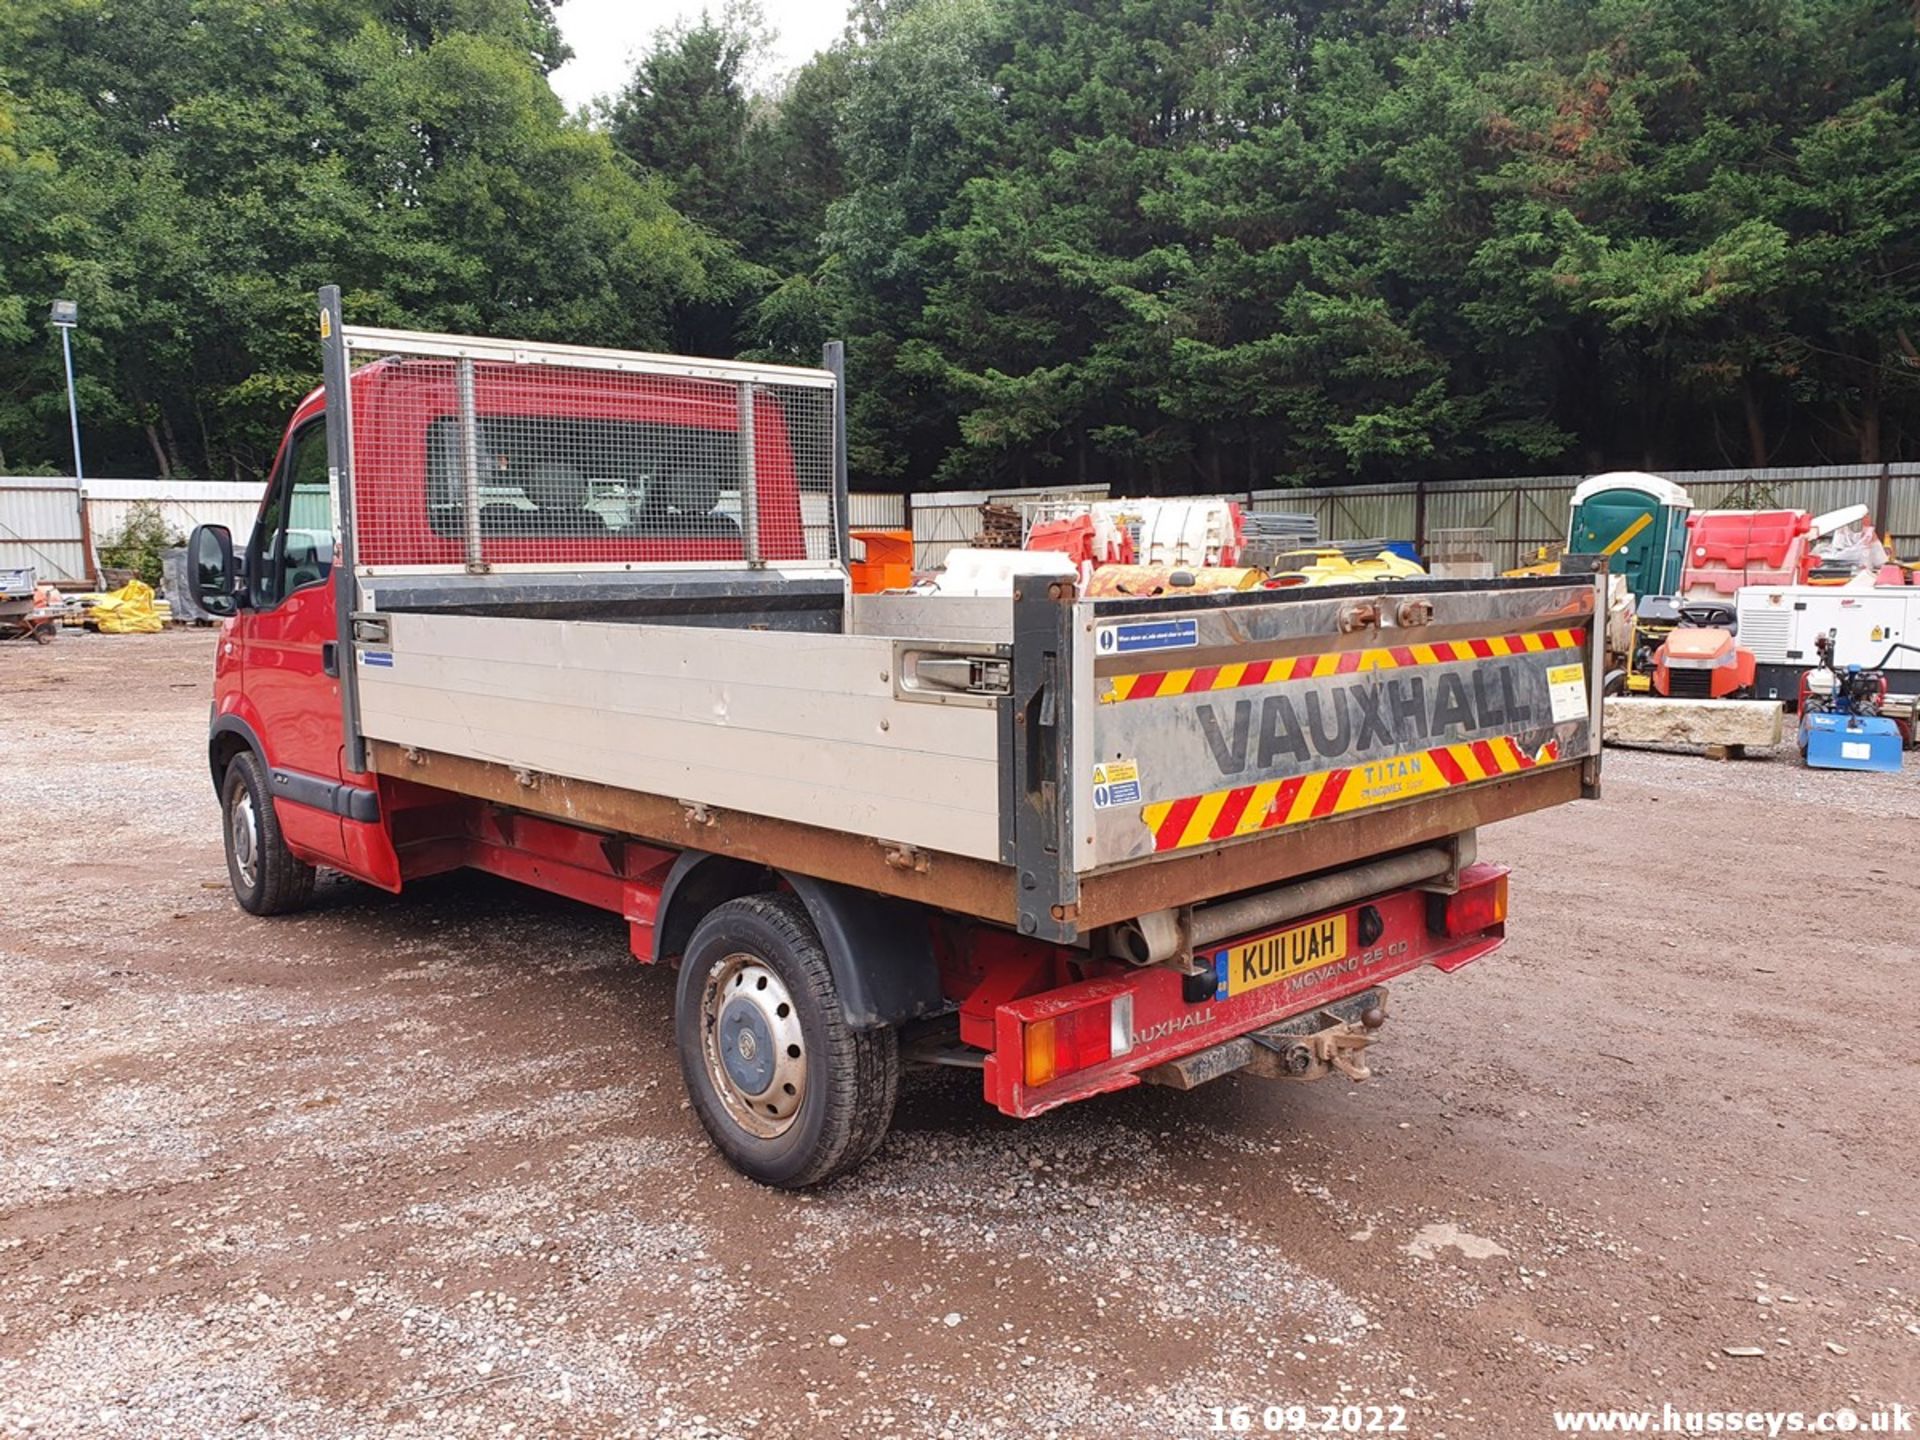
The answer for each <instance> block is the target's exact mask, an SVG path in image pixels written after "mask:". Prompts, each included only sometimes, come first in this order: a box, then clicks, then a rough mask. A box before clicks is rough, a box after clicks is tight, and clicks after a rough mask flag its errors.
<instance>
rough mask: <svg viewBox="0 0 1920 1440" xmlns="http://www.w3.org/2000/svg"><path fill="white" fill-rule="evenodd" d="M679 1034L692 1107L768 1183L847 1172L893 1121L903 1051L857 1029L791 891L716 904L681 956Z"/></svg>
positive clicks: (783, 1185) (889, 1039)
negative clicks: (848, 1014) (785, 893)
mask: <svg viewBox="0 0 1920 1440" xmlns="http://www.w3.org/2000/svg"><path fill="white" fill-rule="evenodd" d="M674 1030H675V1034H676V1038H677V1039H678V1041H679V1045H680V1070H681V1073H682V1075H683V1076H684V1077H685V1079H686V1085H687V1094H688V1096H689V1097H690V1098H691V1100H692V1102H693V1109H694V1113H695V1114H697V1115H698V1116H699V1117H700V1123H701V1124H702V1125H704V1126H706V1129H707V1134H708V1135H709V1136H711V1137H712V1139H713V1143H714V1144H715V1145H716V1146H717V1147H718V1148H719V1150H720V1153H721V1154H722V1155H724V1156H726V1157H727V1161H728V1163H729V1164H731V1165H732V1166H733V1167H734V1168H735V1169H736V1170H738V1171H739V1172H740V1173H741V1174H743V1175H745V1176H747V1177H748V1178H750V1179H753V1180H758V1181H759V1182H760V1183H762V1184H763V1185H772V1186H776V1187H778V1188H780V1189H786V1190H798V1189H801V1188H802V1187H804V1186H808V1185H817V1184H819V1183H820V1182H821V1181H823V1180H828V1179H831V1178H832V1177H834V1176H836V1175H843V1174H845V1173H846V1172H847V1171H849V1170H851V1169H853V1168H854V1167H855V1166H857V1165H859V1164H860V1163H861V1161H863V1160H865V1159H866V1158H867V1157H868V1156H869V1155H871V1154H872V1153H873V1152H874V1151H875V1150H876V1149H877V1148H879V1145H880V1141H881V1139H882V1138H883V1137H884V1136H885V1135H886V1133H887V1126H888V1125H889V1124H890V1123H891V1122H892V1120H893V1105H894V1100H895V1098H896V1097H897V1096H898V1094H899V1090H900V1050H899V1044H898V1041H897V1038H896V1037H895V1035H894V1032H893V1031H892V1030H891V1029H888V1028H884V1027H883V1028H880V1029H873V1030H855V1029H853V1028H852V1027H850V1026H849V1025H848V1024H847V1017H846V1011H845V1010H844V1009H843V1008H842V1006H841V1004H840V997H839V994H838V992H837V991H836V989H835V988H834V983H833V971H832V969H831V968H830V967H829V965H828V963H827V952H826V950H825V948H824V947H823V946H822V945H821V943H820V936H819V933H818V932H817V931H815V929H814V928H813V922H812V921H811V920H810V919H809V918H808V916H807V908H806V906H805V905H803V904H802V903H801V902H800V900H799V899H798V898H797V897H796V896H793V895H749V896H746V897H744V898H742V899H739V900H729V901H727V902H726V903H725V904H724V905H719V906H716V907H715V908H714V909H713V910H712V911H711V912H709V913H708V915H707V916H706V918H705V919H703V920H702V921H701V922H700V923H699V925H698V926H696V927H695V929H694V932H693V935H692V938H691V939H690V940H689V941H688V942H687V952H686V955H685V957H684V958H683V959H682V960H681V962H680V980H679V989H678V995H677V998H676V1003H675V1006H674Z"/></svg>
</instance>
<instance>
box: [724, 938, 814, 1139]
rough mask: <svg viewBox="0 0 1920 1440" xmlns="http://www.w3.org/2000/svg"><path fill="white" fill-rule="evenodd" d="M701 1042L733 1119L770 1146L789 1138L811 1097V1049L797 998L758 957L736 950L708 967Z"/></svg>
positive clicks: (725, 1104) (726, 1107)
mask: <svg viewBox="0 0 1920 1440" xmlns="http://www.w3.org/2000/svg"><path fill="white" fill-rule="evenodd" d="M700 1040H701V1052H702V1055H703V1058H704V1059H705V1061H706V1067H707V1080H708V1083H709V1084H710V1085H711V1087H712V1089H713V1092H714V1094H715V1095H717V1096H718V1097H719V1099H720V1103H721V1105H722V1106H723V1107H724V1108H725V1109H726V1112H727V1115H728V1118H730V1119H731V1120H732V1121H733V1122H734V1123H735V1124H737V1125H738V1126H740V1128H741V1129H743V1130H745V1131H747V1132H748V1133H749V1134H751V1135H757V1136H759V1137H760V1138H761V1139H763V1140H773V1139H777V1138H778V1137H780V1136H781V1135H784V1134H786V1132H787V1131H788V1130H789V1129H791V1128H792V1126H793V1122H794V1120H795V1119H796V1118H797V1117H798V1116H799V1114H800V1106H801V1103H802V1102H803V1101H804V1100H805V1099H806V1098H807V1045H806V1040H805V1038H804V1037H803V1036H802V1035H801V1033H800V1014H799V1011H798V1010H797V1009H796V1007H795V1006H794V1003H793V994H792V992H791V991H789V990H788V989H787V985H786V982H785V981H784V980H782V979H781V978H780V976H779V975H778V974H777V973H775V971H774V970H773V969H772V968H771V967H770V966H768V965H767V964H766V962H764V961H763V960H761V959H760V957H759V956H757V955H749V954H747V953H745V952H744V951H737V952H735V953H733V954H731V955H728V956H726V957H724V958H723V959H720V960H717V961H715V962H714V963H713V965H712V966H710V967H709V968H708V970H707V978H706V980H705V982H704V983H703V984H702V986H701V991H700Z"/></svg>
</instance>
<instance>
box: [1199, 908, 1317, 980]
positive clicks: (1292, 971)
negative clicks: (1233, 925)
mask: <svg viewBox="0 0 1920 1440" xmlns="http://www.w3.org/2000/svg"><path fill="white" fill-rule="evenodd" d="M1346 958H1347V917H1346V916H1344V915H1335V916H1332V917H1330V918H1329V919H1326V920H1315V921H1314V922H1313V923H1312V924H1311V925H1296V926H1294V927H1293V928H1292V929H1291V930H1282V931H1279V932H1278V933H1276V934H1273V935H1262V936H1261V937H1260V938H1259V939H1258V940H1247V941H1244V942H1242V943H1241V944H1239V945H1230V946H1228V947H1227V950H1226V951H1225V953H1224V954H1223V955H1222V956H1221V961H1220V963H1221V964H1223V965H1224V966H1225V967H1226V973H1225V974H1224V976H1223V977H1222V978H1223V979H1224V980H1225V981H1226V987H1227V994H1228V995H1230V996H1231V995H1244V994H1246V992H1247V991H1249V990H1258V989H1259V988H1260V987H1261V986H1262V985H1271V984H1273V982H1274V981H1276V980H1285V979H1287V978H1288V977H1289V976H1293V975H1302V974H1305V973H1306V972H1307V971H1309V970H1317V969H1319V968H1320V967H1321V966H1322V965H1331V964H1332V963H1333V962H1334V961H1336V960H1344V959H1346Z"/></svg>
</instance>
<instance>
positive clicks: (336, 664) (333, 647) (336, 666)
mask: <svg viewBox="0 0 1920 1440" xmlns="http://www.w3.org/2000/svg"><path fill="white" fill-rule="evenodd" d="M320 669H321V670H322V671H323V672H325V673H326V674H328V675H331V676H332V677H333V678H334V679H336V680H338V679H339V678H340V642H339V641H338V640H326V641H323V642H321V645H320Z"/></svg>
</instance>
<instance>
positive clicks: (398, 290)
mask: <svg viewBox="0 0 1920 1440" xmlns="http://www.w3.org/2000/svg"><path fill="white" fill-rule="evenodd" d="M7 23H8V24H9V25H10V26H11V27H12V28H11V29H10V30H9V31H8V32H7V34H6V39H7V42H8V43H7V48H6V52H5V53H6V54H7V56H8V57H9V59H8V62H7V63H8V70H7V75H8V78H9V83H10V84H11V86H12V89H11V94H10V95H9V97H8V98H9V102H10V109H11V110H12V113H13V123H14V125H15V128H16V131H17V134H18V136H19V137H20V138H19V139H17V140H16V141H15V142H14V144H13V146H12V147H11V148H12V150H13V152H14V154H15V155H16V156H32V157H42V158H37V159H36V160H35V166H36V168H35V169H34V170H33V175H34V179H33V183H34V184H35V185H37V186H38V187H39V189H40V192H41V193H39V194H38V195H37V196H36V197H35V209H36V213H38V214H40V215H43V216H47V217H50V218H48V219H46V220H45V221H43V222H42V233H43V235H44V239H43V240H42V241H41V242H40V243H36V244H34V245H32V246H31V247H30V248H29V249H28V250H27V251H26V254H27V257H28V264H27V269H26V273H24V275H23V276H22V278H20V279H15V278H13V277H12V276H10V275H9V276H7V277H6V283H7V284H8V285H9V286H10V287H17V288H18V289H20V290H29V289H30V290H31V291H37V292H39V293H40V294H43V295H51V294H52V293H54V292H55V291H62V292H65V293H70V294H72V295H73V296H74V298H76V299H78V300H79V301H80V302H81V307H82V317H83V321H84V323H83V326H82V328H81V330H80V331H79V332H78V334H77V336H76V345H77V349H78V352H79V353H78V360H79V369H80V374H81V380H82V387H83V388H82V392H81V404H82V409H83V413H84V416H85V420H86V425H87V431H88V435H89V447H90V449H91V450H93V452H94V461H93V464H94V466H95V467H96V468H98V469H103V470H111V469H118V470H121V471H122V472H123V473H126V472H131V473H139V472H140V471H142V470H147V469H153V470H158V471H161V472H162V473H165V472H167V471H174V472H178V473H188V474H197V475H207V476H217V477H221V478H225V477H227V476H229V475H240V476H246V475H256V474H258V473H259V472H260V471H261V470H262V469H263V468H264V467H265V465H266V464H267V463H268V461H269V460H270V459H271V456H272V454H273V450H274V447H275V444H276V442H277V439H278V433H279V428H280V426H281V425H282V424H283V423H284V418H285V415H286V413H287V411H288V409H289V407H290V406H291V405H292V403H294V402H295V401H297V399H298V398H299V397H300V396H301V395H302V394H303V393H304V392H305V391H306V390H307V389H309V388H310V387H311V386H312V385H313V384H314V383H315V382H316V380H317V378H318V376H317V369H318V355H317V345H316V342H315V341H314V338H313V329H312V325H313V295H314V291H315V289H316V288H317V287H318V286H319V285H320V284H322V283H325V282H328V281H334V282H338V283H340V284H342V285H343V286H344V288H345V290H346V296H347V305H348V309H349V312H350V313H351V314H352V315H353V316H354V317H355V318H356V319H360V320H363V321H368V322H374V323H384V324H406V325H415V326H419V327H421V328H431V329H454V330H482V331H492V332H497V333H503V334H508V335H527V336H540V337H543V338H551V339H562V340H572V341H577V342H589V343H594V344H613V345H632V346H639V347H662V346H665V345H668V344H670V343H671V339H672V337H671V334H670V329H669V323H670V320H671V317H672V315H673V313H674V310H675V307H676V306H678V305H681V304H684V303H689V302H692V301H694V300H697V299H699V298H701V297H704V296H706V295H709V294H710V293H712V291H713V289H714V287H715V273H716V271H717V270H723V269H724V267H725V266H726V264H727V263H728V261H727V256H726V253H725V251H724V248H723V247H720V246H717V245H715V244H714V243H713V242H712V241H711V240H709V239H707V238H706V237H705V236H703V235H702V234H701V233H700V232H699V231H698V230H697V229H695V228H694V227H692V226H690V225H688V224H687V223H686V222H685V221H684V220H683V219H682V217H680V216H679V215H678V214H677V213H676V212H675V211H674V210H673V209H672V207H671V205H670V204H669V203H668V201H667V199H666V197H665V194H664V192H663V190H662V188H661V186H660V185H659V184H658V183H657V182H653V181H649V180H647V179H645V178H642V177H639V176H636V175H634V174H633V173H632V172H631V170H630V169H629V168H628V167H627V166H625V165H624V164H623V163H622V162H621V161H620V160H619V158H618V156H617V155H616V154H615V152H614V149H613V146H612V144H611V142H610V141H609V140H608V139H607V137H606V136H605V135H604V134H602V133H600V132H598V131H595V130H593V129H590V128H588V127H586V126H585V125H582V124H579V123H577V122H574V121H571V120H569V119H568V118H567V116H566V115H565V113H564V111H563V108H562V107H561V105H560V103H559V101H558V99H557V98H556V97H555V96H554V95H553V93H552V90H551V89H550V87H549V86H548V85H547V83H546V80H545V72H546V70H547V69H548V68H550V67H551V65H552V64H554V63H557V57H558V56H560V55H561V54H562V53H563V50H562V49H561V47H559V45H558V40H557V34H556V32H555V31H554V30H553V26H552V12H551V9H550V7H548V6H545V5H528V4H526V3H522V0H416V3H413V4H408V5H391V4H385V3H379V0H290V3H269V0H118V3H116V4H115V5H114V6H113V8H112V11H111V14H109V13H108V12H107V11H106V9H105V8H104V7H102V6H101V5H100V4H99V3H98V0H35V3H34V5H33V6H31V7H29V9H28V11H27V12H25V13H24V14H23V13H22V12H21V11H18V10H11V9H10V10H9V12H8V16H7ZM20 168H21V164H20V163H18V162H15V163H9V162H7V161H5V160H0V177H4V176H6V175H8V174H11V173H12V172H16V171H18V170H19V169H20ZM4 203H6V202H5V201H0V204H4ZM40 303H44V302H40ZM29 329H30V331H32V333H28V334H26V335H24V336H23V335H20V334H19V333H18V327H17V326H15V327H13V329H12V330H9V331H5V332H0V396H13V395H20V394H25V395H29V396H34V397H38V398H37V401H36V402H35V405H37V409H36V410H35V413H31V414H24V413H22V409H21V402H19V401H13V402H7V401H0V449H4V450H6V451H7V452H9V454H10V455H12V454H18V455H19V456H20V457H21V458H22V459H23V460H25V461H28V462H33V461H38V460H41V459H42V458H52V457H53V456H54V455H56V454H57V453H58V449H57V447H56V445H55V443H54V442H55V440H56V438H57V435H58V431H57V429H55V427H53V426H51V425H49V424H47V423H45V417H42V416H39V415H38V411H40V410H45V409H47V408H48V407H47V405H46V403H45V402H46V399H47V398H48V397H51V396H56V395H57V394H58V391H57V389H55V388H53V387H52V386H50V385H49V384H48V382H47V380H46V378H45V371H46V365H47V360H46V357H45V349H46V347H45V343H44V338H43V337H42V336H41V335H40V334H39V333H38V332H37V330H36V329H34V327H29ZM29 408H30V409H33V408H34V406H30V407H29ZM36 418H38V419H39V420H40V423H35V421H36Z"/></svg>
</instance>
